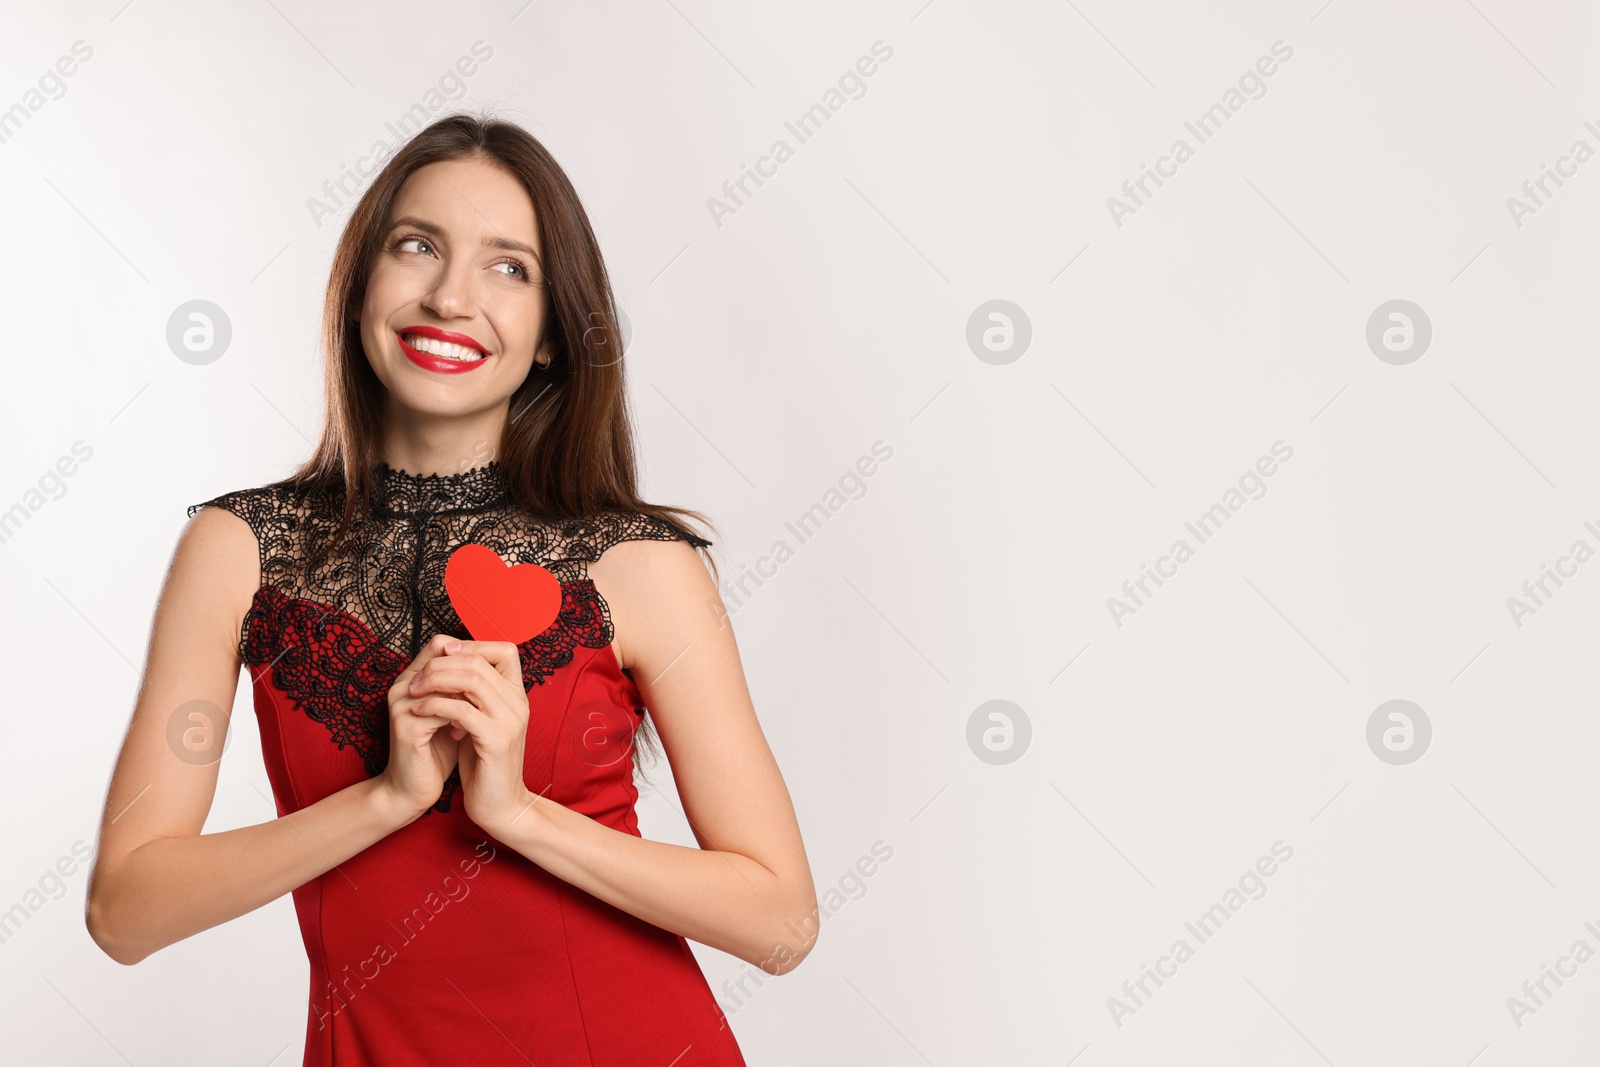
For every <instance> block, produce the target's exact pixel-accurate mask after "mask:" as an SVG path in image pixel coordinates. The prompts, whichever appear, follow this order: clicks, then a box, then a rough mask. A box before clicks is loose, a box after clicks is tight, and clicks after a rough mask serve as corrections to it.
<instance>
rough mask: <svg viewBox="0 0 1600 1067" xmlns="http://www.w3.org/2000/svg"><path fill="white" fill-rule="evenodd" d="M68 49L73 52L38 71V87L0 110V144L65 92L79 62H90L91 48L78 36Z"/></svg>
mask: <svg viewBox="0 0 1600 1067" xmlns="http://www.w3.org/2000/svg"><path fill="white" fill-rule="evenodd" d="M70 51H71V52H72V55H67V56H62V57H61V58H59V59H57V60H56V61H55V65H54V66H53V67H46V68H45V71H44V73H43V74H41V75H39V81H38V88H36V89H29V90H27V91H26V92H24V93H23V94H22V99H21V100H18V101H17V102H16V103H15V104H12V105H11V106H10V107H8V108H6V109H5V110H4V111H0V144H6V143H7V142H9V141H10V140H11V139H12V138H13V137H15V136H16V135H17V134H18V133H20V132H21V131H22V127H23V126H25V125H26V124H27V122H28V120H29V119H31V118H32V117H33V116H34V115H36V114H38V113H39V111H40V110H41V109H42V108H43V107H44V106H45V105H46V104H48V103H49V102H50V101H52V100H60V99H61V98H62V97H63V96H66V95H67V83H66V79H67V78H70V77H72V76H73V75H74V74H76V73H77V72H78V66H79V64H82V63H87V62H89V59H90V58H91V57H92V56H93V55H94V49H93V48H92V47H90V46H89V45H88V44H86V43H85V42H83V41H81V40H79V41H73V42H72V48H71V49H70ZM74 56H76V57H77V58H73V57H74Z"/></svg>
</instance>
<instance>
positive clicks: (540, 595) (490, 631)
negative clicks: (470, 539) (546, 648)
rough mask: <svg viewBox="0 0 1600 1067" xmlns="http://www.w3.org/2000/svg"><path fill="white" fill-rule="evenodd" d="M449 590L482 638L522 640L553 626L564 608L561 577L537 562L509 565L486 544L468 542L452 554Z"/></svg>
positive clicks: (469, 625) (463, 616) (459, 612)
mask: <svg viewBox="0 0 1600 1067" xmlns="http://www.w3.org/2000/svg"><path fill="white" fill-rule="evenodd" d="M444 591H445V593H446V594H447V595H448V596H449V597H450V605H451V606H452V607H454V608H455V609H456V614H457V615H459V616H460V617H461V622H462V623H463V624H464V625H465V626H466V628H467V632H468V633H470V634H471V635H472V636H473V639H474V640H477V641H510V642H511V643H512V644H514V645H520V644H522V642H524V641H526V640H528V639H529V638H530V637H537V636H538V635H539V634H542V633H544V632H545V631H546V630H548V629H549V628H550V624H551V623H553V622H555V621H556V616H557V615H559V614H560V613H561V582H560V581H559V580H558V579H557V578H556V576H555V575H553V574H551V573H550V572H549V571H547V570H545V569H544V568H543V567H541V566H539V565H538V564H537V563H519V564H517V565H516V566H515V567H508V566H506V561H505V560H503V559H501V558H500V554H499V553H498V552H496V551H495V550H494V549H492V548H490V547H489V546H487V545H478V544H465V545H462V546H461V547H460V548H458V549H456V550H455V551H454V552H452V553H451V554H450V561H449V562H448V563H446V564H445V568H444Z"/></svg>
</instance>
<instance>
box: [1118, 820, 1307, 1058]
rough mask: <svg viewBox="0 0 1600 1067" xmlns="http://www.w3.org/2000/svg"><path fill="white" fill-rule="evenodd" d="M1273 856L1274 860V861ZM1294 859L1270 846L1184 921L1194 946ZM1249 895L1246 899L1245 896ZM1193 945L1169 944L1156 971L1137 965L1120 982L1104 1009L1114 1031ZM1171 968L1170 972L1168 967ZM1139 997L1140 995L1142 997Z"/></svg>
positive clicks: (1287, 850) (1262, 892) (1281, 845)
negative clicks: (1217, 896) (1118, 994)
mask: <svg viewBox="0 0 1600 1067" xmlns="http://www.w3.org/2000/svg"><path fill="white" fill-rule="evenodd" d="M1273 856H1276V857H1277V859H1273ZM1293 857H1294V847H1293V846H1292V845H1289V844H1286V843H1285V842H1284V840H1283V839H1282V838H1281V837H1280V838H1279V839H1278V840H1276V841H1274V842H1273V843H1272V855H1271V856H1262V857H1260V858H1259V859H1257V860H1256V862H1255V864H1254V866H1251V867H1246V868H1245V871H1244V873H1243V874H1241V875H1240V876H1239V880H1238V882H1237V887H1235V886H1229V887H1228V888H1227V889H1226V890H1225V891H1224V892H1223V894H1222V899H1221V900H1220V901H1218V902H1217V903H1215V904H1213V905H1211V907H1209V908H1207V909H1206V910H1205V911H1203V912H1201V913H1200V916H1199V918H1197V919H1195V920H1194V921H1193V922H1189V921H1185V922H1184V924H1183V927H1184V929H1185V930H1187V931H1189V933H1191V934H1193V935H1194V939H1195V946H1198V945H1204V944H1205V943H1206V942H1208V941H1210V940H1211V939H1212V938H1214V937H1216V936H1217V932H1218V931H1220V930H1221V929H1222V924H1223V923H1225V922H1227V921H1228V920H1229V919H1231V918H1233V916H1235V915H1237V914H1238V913H1239V909H1241V908H1243V907H1244V906H1245V903H1246V901H1247V900H1260V899H1261V898H1262V897H1264V896H1266V895H1267V882H1266V880H1267V879H1268V878H1271V877H1272V876H1273V875H1274V874H1276V873H1278V864H1280V863H1288V862H1289V860H1290V859H1292V858H1293ZM1246 894H1248V897H1247V896H1246ZM1195 946H1191V945H1190V944H1189V942H1188V941H1187V940H1185V939H1184V938H1181V937H1180V938H1178V939H1177V940H1175V941H1173V942H1172V947H1171V948H1170V949H1169V950H1168V951H1167V954H1166V955H1165V956H1159V957H1157V958H1156V964H1155V968H1154V969H1152V968H1151V967H1150V966H1149V965H1148V964H1144V963H1141V964H1139V977H1137V978H1130V979H1129V980H1127V981H1126V982H1123V983H1122V996H1121V997H1116V996H1110V997H1107V998H1106V1010H1108V1011H1109V1012H1111V1021H1112V1022H1113V1023H1115V1024H1116V1026H1117V1029H1118V1030H1120V1029H1122V1021H1123V1020H1124V1019H1125V1018H1127V1017H1128V1016H1129V1015H1137V1014H1139V1009H1141V1008H1143V1007H1146V1006H1147V1005H1148V1004H1149V1003H1150V999H1151V998H1152V997H1154V996H1155V992H1156V990H1155V989H1151V988H1150V986H1149V984H1148V983H1150V982H1154V983H1155V987H1156V989H1160V988H1161V987H1162V986H1164V985H1166V982H1164V981H1163V980H1162V979H1165V978H1172V977H1174V976H1175V975H1177V973H1178V968H1179V967H1180V966H1182V965H1183V964H1185V963H1188V962H1189V961H1190V960H1191V959H1193V958H1194V954H1195ZM1169 964H1170V965H1171V969H1170V970H1169V969H1168V967H1167V965H1169ZM1141 994H1142V995H1141Z"/></svg>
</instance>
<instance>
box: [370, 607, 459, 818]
mask: <svg viewBox="0 0 1600 1067" xmlns="http://www.w3.org/2000/svg"><path fill="white" fill-rule="evenodd" d="M451 640H452V639H451V638H449V637H446V636H444V635H440V636H438V637H435V638H434V639H433V640H432V641H429V642H428V643H427V644H426V645H424V646H422V651H420V652H418V653H417V658H416V659H414V660H412V661H411V663H410V665H409V666H407V667H406V669H405V670H403V671H401V672H400V676H399V677H398V678H396V679H395V680H394V684H393V685H391V686H390V687H389V765H388V766H387V767H385V768H384V771H383V774H382V775H381V777H382V779H383V784H384V787H385V788H386V789H387V790H388V791H389V793H390V795H391V796H393V797H394V799H395V802H396V806H398V807H399V808H400V809H401V810H402V811H405V812H408V813H411V814H412V815H413V817H414V818H416V817H420V816H421V815H422V813H423V812H425V811H427V810H428V808H429V807H430V806H432V805H433V804H434V803H435V802H437V801H438V799H439V794H440V793H442V792H444V782H445V779H446V778H448V777H450V772H451V771H452V770H453V769H454V768H455V766H456V760H457V758H458V755H459V748H460V744H459V737H458V735H457V734H456V733H455V732H454V729H453V726H454V724H453V722H452V721H451V720H450V719H447V718H445V717H444V716H441V715H430V714H427V713H426V711H425V710H424V711H422V712H420V713H419V711H418V709H417V705H418V703H419V701H418V700H417V699H416V698H415V697H413V696H412V695H411V682H412V679H414V678H415V677H417V675H418V673H419V672H420V671H422V670H423V669H424V668H425V667H426V666H427V665H428V663H429V662H431V661H433V660H434V659H436V658H437V657H439V656H441V655H443V654H444V646H445V645H446V644H447V643H448V642H449V641H451Z"/></svg>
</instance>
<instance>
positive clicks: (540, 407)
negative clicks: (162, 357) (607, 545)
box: [276, 114, 721, 765]
mask: <svg viewBox="0 0 1600 1067" xmlns="http://www.w3.org/2000/svg"><path fill="white" fill-rule="evenodd" d="M451 159H482V160H484V161H486V162H489V163H493V164H496V165H498V166H500V167H502V168H504V169H505V170H506V171H507V172H509V173H510V174H511V175H512V176H513V177H515V178H516V179H517V180H518V181H519V182H521V183H522V187H523V188H524V189H525V190H527V193H528V196H529V197H530V198H531V199H532V201H533V206H534V215H535V218H536V220H537V225H538V230H539V247H540V250H541V252H542V256H541V257H540V262H539V272H540V274H541V276H542V277H543V279H544V292H545V299H546V307H545V326H544V329H545V335H544V338H542V340H544V341H546V342H547V351H548V352H549V353H550V364H549V366H548V367H547V368H545V369H544V370H540V369H539V368H538V366H537V364H535V366H534V368H533V369H532V370H531V371H530V373H529V374H528V377H527V379H526V380H524V381H523V383H522V385H521V386H519V387H518V388H517V391H516V392H515V393H513V394H512V395H511V398H510V409H509V411H508V413H507V419H506V427H505V433H504V436H503V438H502V440H501V441H500V449H499V454H498V459H499V461H500V464H501V466H503V467H504V468H505V471H506V474H507V476H508V478H509V480H510V488H511V494H512V499H513V501H514V502H515V503H516V504H517V505H519V506H520V507H522V508H524V509H526V510H527V511H529V512H531V513H533V514H535V515H539V516H544V517H548V518H552V519H557V520H562V519H583V518H592V517H594V516H595V515H596V514H597V513H600V512H603V511H608V510H613V509H621V510H629V511H637V512H642V513H644V514H647V515H651V516H653V517H655V518H658V519H662V520H664V521H666V522H669V523H672V524H673V525H675V526H678V527H679V528H681V529H686V530H688V531H689V532H691V533H694V532H695V531H694V530H693V529H692V528H691V527H690V526H689V525H688V523H686V522H685V521H684V520H685V518H686V517H688V518H693V519H694V520H695V521H697V522H699V523H701V524H702V525H704V526H705V527H707V528H709V529H711V530H712V531H716V526H715V524H713V523H712V522H711V521H710V520H709V519H707V518H706V517H705V516H704V515H702V514H701V513H700V512H698V511H692V510H689V509H687V508H680V507H671V506H667V505H661V504H651V503H647V502H646V501H644V500H641V499H640V498H639V491H638V467H637V464H636V460H635V445H634V438H633V426H632V419H631V415H630V413H629V410H628V404H627V392H626V389H625V383H624V376H623V354H622V344H621V338H622V334H621V331H620V330H619V329H618V325H617V310H616V304H615V300H614V298H613V296H612V292H611V281H610V278H609V276H608V274H607V272H606V267H605V262H604V260H603V259H602V258H601V255H600V246H599V244H598V242H596V240H595V236H594V231H593V229H592V228H591V227H590V225H589V217H588V215H587V214H586V213H585V212H584V210H583V204H582V203H581V202H580V201H579V199H578V193H577V191H576V190H575V189H574V188H573V187H572V182H571V181H570V180H569V179H568V178H567V175H566V173H565V172H564V171H563V170H562V169H561V167H560V165H559V164H557V163H556V161H555V159H554V158H553V157H552V156H551V155H550V152H549V151H548V150H547V149H546V148H545V147H544V145H542V144H540V143H539V141H538V140H537V139H536V138H535V137H534V136H533V135H532V134H530V133H528V132H527V131H526V130H524V129H523V128H522V127H520V126H518V125H516V124H514V123H510V122H503V121H498V120H492V119H481V118H478V117H476V116H473V115H469V114H452V115H448V116H446V117H444V118H441V119H439V120H437V121H436V122H433V123H431V124H430V125H428V126H427V127H425V128H424V129H423V130H421V131H420V132H419V133H417V135H416V136H414V137H412V138H411V140H410V141H408V142H406V144H404V145H403V146H402V147H401V148H400V149H399V151H398V152H396V153H395V155H394V156H393V157H392V158H391V159H390V160H389V161H388V163H387V164H385V165H384V167H383V169H382V170H381V171H379V172H378V174H377V175H376V176H375V177H374V178H373V179H372V184H371V185H370V186H368V188H367V190H366V192H365V193H363V194H362V196H361V199H360V200H359V201H358V202H357V203H356V205H355V208H354V209H353V211H352V213H351V215H350V220H349V222H347V223H346V224H345V228H344V232H343V233H342V234H341V235H340V237H339V244H338V247H337V249H335V251H334V255H333V265H332V267H331V269H330V271H329V274H328V289H327V295H326V298H325V300H324V303H323V310H322V344H323V348H324V357H325V363H324V367H325V370H324V374H325V394H324V401H323V424H322V438H321V440H320V441H318V443H317V447H316V450H315V451H314V452H313V453H312V455H311V457H310V459H308V460H307V461H306V463H305V464H304V465H303V466H302V467H301V468H300V469H299V470H297V471H296V472H294V473H293V474H291V475H290V476H289V477H287V478H285V479H283V480H282V481H281V482H279V483H276V484H280V485H292V486H295V487H305V488H312V487H323V488H327V487H336V486H338V485H339V484H340V483H342V485H343V488H344V498H345V513H344V516H343V519H342V520H341V522H340V525H339V527H338V530H337V531H336V532H335V533H334V535H333V536H332V537H331V538H330V539H329V540H328V541H327V542H325V545H324V548H325V549H327V550H331V549H332V548H333V547H335V546H337V545H338V544H339V543H341V542H342V541H343V540H344V539H345V538H346V537H347V536H349V534H350V532H351V531H352V529H353V528H354V527H356V526H357V525H359V521H358V520H359V517H360V516H363V515H364V514H365V513H366V511H367V509H368V507H369V505H370V501H371V493H372V480H373V479H372V469H373V467H374V466H375V465H376V464H377V462H378V461H379V460H380V459H382V458H383V454H382V448H383V386H382V383H381V382H380V381H379V380H378V376H377V375H376V374H375V373H374V372H373V370H372V367H371V365H370V364H369V363H368V362H367V358H366V355H365V351H364V349H363V347H362V343H361V326H360V324H359V323H357V322H356V321H355V320H354V318H353V315H354V314H355V313H356V312H357V311H359V309H360V307H361V304H362V301H363V299H364V298H365V296H366V285H367V278H368V276H369V273H370V271H371V268H372V264H373V261H374V259H375V257H376V256H377V254H378V252H379V251H380V248H381V244H382V241H383V237H384V224H385V222H386V221H387V219H388V217H389V211H390V208H391V206H392V205H393V203H394V199H395V197H396V196H397V195H398V194H399V192H400V188H401V186H402V185H404V184H405V181H406V179H407V178H409V177H410V176H411V175H412V173H414V172H415V171H417V170H418V169H419V168H421V167H424V166H427V165H428V164H429V163H436V162H440V161H442V160H451ZM537 347H538V346H536V348H537ZM720 536H721V535H720V534H718V537H720ZM699 551H700V553H701V554H702V556H703V557H704V558H705V560H706V561H707V562H708V563H709V564H710V566H711V571H712V574H713V575H715V574H716V573H717V565H716V560H715V559H713V558H712V557H711V555H710V553H709V552H707V551H706V549H705V548H704V547H700V548H699ZM641 732H642V733H643V736H644V740H645V742H646V743H647V744H651V745H652V747H653V741H652V739H651V737H650V734H651V731H650V728H649V726H648V724H647V723H645V724H642V725H641ZM634 761H635V765H637V764H638V761H639V748H638V746H635V749H634Z"/></svg>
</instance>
